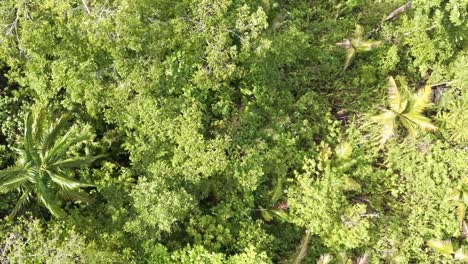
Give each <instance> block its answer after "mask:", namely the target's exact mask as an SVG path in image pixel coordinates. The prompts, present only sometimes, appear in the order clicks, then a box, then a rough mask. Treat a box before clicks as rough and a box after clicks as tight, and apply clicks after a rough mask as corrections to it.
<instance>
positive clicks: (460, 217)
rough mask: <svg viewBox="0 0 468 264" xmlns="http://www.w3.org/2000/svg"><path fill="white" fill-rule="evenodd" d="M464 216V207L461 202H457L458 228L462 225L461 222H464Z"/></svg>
mask: <svg viewBox="0 0 468 264" xmlns="http://www.w3.org/2000/svg"><path fill="white" fill-rule="evenodd" d="M465 214H466V205H465V203H464V202H463V201H460V202H458V205H457V219H458V223H459V224H460V227H462V225H463V220H465Z"/></svg>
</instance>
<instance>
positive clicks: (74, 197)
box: [58, 189, 94, 203]
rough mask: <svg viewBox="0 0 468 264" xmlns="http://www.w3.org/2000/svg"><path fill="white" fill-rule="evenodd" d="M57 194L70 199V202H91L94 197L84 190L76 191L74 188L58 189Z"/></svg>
mask: <svg viewBox="0 0 468 264" xmlns="http://www.w3.org/2000/svg"><path fill="white" fill-rule="evenodd" d="M58 194H59V195H60V196H62V197H63V198H65V199H67V200H69V201H72V202H77V201H81V202H85V203H92V202H94V199H93V198H92V197H91V196H89V194H87V193H85V192H80V191H76V190H64V189H62V190H60V191H59V192H58Z"/></svg>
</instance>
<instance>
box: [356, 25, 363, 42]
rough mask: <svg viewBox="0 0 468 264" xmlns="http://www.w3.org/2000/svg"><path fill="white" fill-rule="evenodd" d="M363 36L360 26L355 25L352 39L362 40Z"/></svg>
mask: <svg viewBox="0 0 468 264" xmlns="http://www.w3.org/2000/svg"><path fill="white" fill-rule="evenodd" d="M363 34H364V28H363V27H362V26H361V25H359V24H356V28H355V29H354V38H355V39H360V38H362V35H363Z"/></svg>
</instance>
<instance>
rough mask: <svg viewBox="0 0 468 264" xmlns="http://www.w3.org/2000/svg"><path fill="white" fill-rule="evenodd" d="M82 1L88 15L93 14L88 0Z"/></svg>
mask: <svg viewBox="0 0 468 264" xmlns="http://www.w3.org/2000/svg"><path fill="white" fill-rule="evenodd" d="M81 2H82V3H83V5H84V7H85V9H86V12H87V13H88V15H91V10H89V7H88V5H87V4H86V0H81Z"/></svg>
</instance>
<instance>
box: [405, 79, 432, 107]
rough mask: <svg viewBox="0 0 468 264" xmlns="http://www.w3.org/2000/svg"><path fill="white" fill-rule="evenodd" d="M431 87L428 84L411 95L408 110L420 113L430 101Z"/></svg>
mask: <svg viewBox="0 0 468 264" xmlns="http://www.w3.org/2000/svg"><path fill="white" fill-rule="evenodd" d="M431 94H432V88H431V86H430V85H427V86H425V87H424V88H422V89H420V90H419V91H418V92H417V93H416V94H413V96H412V100H411V101H412V104H411V108H410V110H409V111H411V112H414V113H417V114H421V113H422V112H423V111H424V109H426V107H427V106H428V105H429V103H430V101H431Z"/></svg>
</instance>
